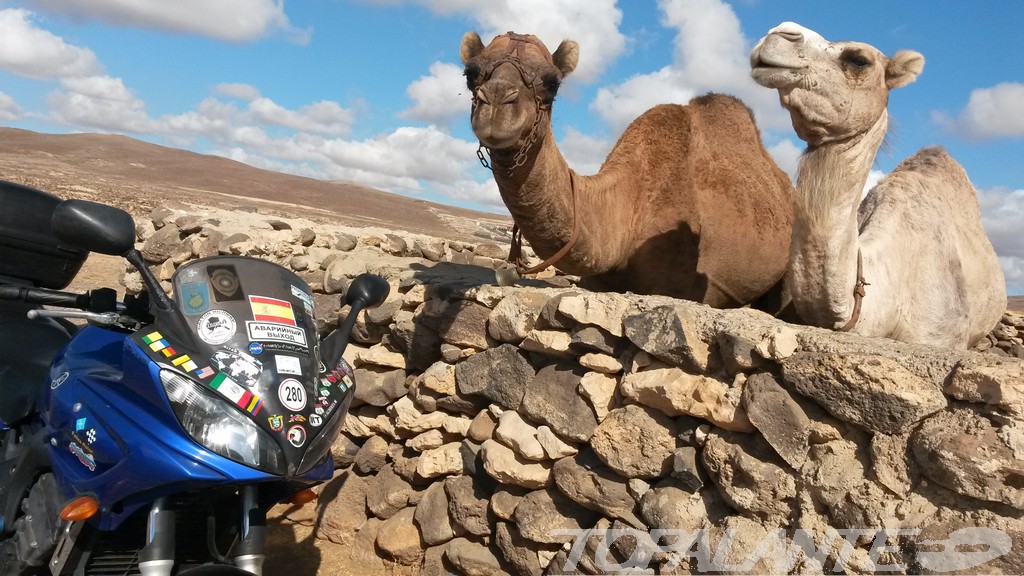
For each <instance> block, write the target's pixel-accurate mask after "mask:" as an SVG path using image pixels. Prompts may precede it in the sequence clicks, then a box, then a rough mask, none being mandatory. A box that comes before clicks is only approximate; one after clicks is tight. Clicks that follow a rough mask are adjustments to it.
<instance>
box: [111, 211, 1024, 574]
mask: <svg viewBox="0 0 1024 576" xmlns="http://www.w3.org/2000/svg"><path fill="white" fill-rule="evenodd" d="M233 217H234V216H231V215H229V214H220V213H204V214H186V213H181V212H176V211H173V210H170V209H164V208H161V209H157V210H156V211H154V213H153V214H152V216H151V218H149V219H147V220H144V221H142V222H141V223H140V225H139V238H140V242H141V244H140V246H141V247H142V251H143V254H144V255H145V257H146V259H147V261H148V262H150V263H151V264H152V266H153V267H154V269H155V270H157V271H158V273H159V274H160V276H161V278H162V279H165V280H166V279H168V278H169V277H170V274H171V273H172V272H173V270H174V268H175V267H176V266H178V265H180V264H181V263H182V262H185V261H187V260H189V259H192V258H196V257H201V256H205V255H211V254H216V253H234V254H248V255H252V256H257V257H262V258H267V259H271V260H274V261H277V262H279V263H281V264H283V265H286V266H289V267H291V268H292V269H294V270H296V271H297V272H298V273H299V274H301V275H303V276H304V278H305V279H306V280H307V281H308V282H309V284H310V286H311V287H312V288H313V289H314V291H315V293H316V297H315V303H316V308H317V315H318V318H319V321H320V322H321V324H322V326H321V327H322V328H323V329H324V330H328V329H330V328H332V327H333V326H335V325H337V322H338V319H339V318H342V317H344V315H345V314H346V312H347V310H346V309H339V294H340V293H341V292H343V291H344V288H345V287H346V286H347V283H348V281H349V280H350V279H351V278H353V277H354V276H355V275H357V274H359V273H361V272H365V271H371V272H375V273H379V274H381V275H383V276H385V277H386V278H387V279H388V280H389V282H391V284H392V288H393V290H392V293H391V295H390V297H389V298H388V300H387V301H386V302H385V303H384V304H383V305H382V306H381V307H379V308H376V309H373V310H369V311H366V312H365V313H363V314H362V315H361V318H359V322H358V324H357V333H356V335H355V340H356V342H357V345H354V346H352V347H351V348H350V349H349V351H348V352H347V353H346V356H347V357H348V359H349V361H350V362H351V363H352V364H353V366H354V367H355V369H356V380H357V386H356V391H355V395H356V399H355V401H354V402H353V404H352V409H351V412H350V415H349V417H348V418H347V420H346V422H345V426H344V429H343V433H342V435H341V436H340V437H339V439H338V441H337V443H336V444H335V446H334V449H333V455H334V459H335V464H336V468H337V470H336V475H335V477H334V479H333V480H331V481H330V482H328V483H327V484H325V485H324V486H323V487H322V491H321V494H320V499H319V507H318V510H317V515H316V519H315V524H316V534H317V536H318V538H321V539H325V540H329V541H331V542H334V543H336V544H340V545H344V546H347V547H348V548H349V549H350V550H351V554H352V557H353V559H354V560H355V561H356V562H358V563H359V565H360V566H361V567H363V568H365V570H366V571H367V573H374V572H378V571H385V570H388V571H392V572H398V573H409V574H414V573H423V574H446V573H453V574H474V575H475V574H501V573H514V574H542V573H585V574H597V573H626V572H627V571H628V572H629V573H649V574H654V573H661V574H674V573H680V574H682V573H692V572H705V571H719V572H745V573H751V574H764V573H801V574H802V573H821V572H823V571H824V572H829V573H835V572H855V573H865V572H898V573H921V572H925V573H927V572H941V573H948V572H954V571H956V570H958V569H963V570H966V571H967V572H982V573H1024V557H1022V550H1024V521H1022V519H1021V514H1022V510H1024V460H1022V456H1024V361H1022V360H1021V359H1020V358H1021V357H1022V356H1024V353H1022V346H1021V345H1022V342H1024V341H1022V340H1021V337H1022V336H1024V317H1021V316H1019V315H1015V314H1009V313H1008V314H1007V315H1006V316H1004V318H1003V319H1002V321H1001V323H1000V324H999V325H998V326H997V327H995V330H994V331H993V333H992V334H991V335H990V336H989V337H988V338H986V339H985V340H984V341H983V342H982V343H981V345H979V349H978V350H976V351H948V350H940V349H934V348H929V347H922V346H914V345H907V344H901V343H897V342H893V341H889V340H881V339H867V338H861V337H857V336H854V335H848V334H838V333H834V332H831V331H826V330H821V329H817V328H809V327H804V326H795V325H790V324H786V323H783V322H779V321H777V320H775V319H773V318H771V317H769V316H767V315H765V314H762V313H760V312H757V311H753V310H749V309H739V310H715V309H711V308H708V307H705V306H702V305H699V304H695V303H692V302H686V301H680V300H674V299H670V298H664V297H652V296H635V295H621V294H597V293H590V292H587V291H584V290H581V289H578V288H576V287H574V285H573V283H572V279H571V278H563V277H558V276H556V277H551V278H547V279H545V280H528V281H525V282H524V283H523V285H519V286H516V287H500V286H496V285H494V284H493V278H494V274H493V268H495V267H498V266H500V264H501V258H502V256H503V254H504V250H503V248H502V247H499V246H496V245H488V244H480V245H475V246H474V245H469V244H466V243H459V242H452V241H448V240H444V239H437V238H425V237H415V236H411V235H405V234H400V233H396V232H391V231H372V230H370V231H368V230H342V229H329V230H328V229H315V227H313V226H311V225H310V226H305V225H304V224H303V223H301V222H298V223H296V222H286V221H282V220H276V219H274V218H270V217H261V216H260V215H259V214H249V215H248V218H247V219H242V220H239V221H238V222H234V221H232V220H231V218H233ZM232 226H236V227H237V226H243V227H245V229H244V230H242V229H232ZM125 284H126V286H128V288H129V289H133V288H137V287H138V278H137V273H135V274H133V273H131V272H128V273H126V276H125ZM869 297H870V296H869ZM982 349H985V350H986V351H985V352H982V351H981V350H982ZM1014 356H1016V357H1014ZM965 529H967V530H966V531H965ZM979 529H980V530H979ZM958 538H959V540H957V539H958ZM972 538H973V539H974V540H971V539H972ZM965 539H966V540H965ZM979 539H983V540H984V539H987V540H985V541H984V542H979V541H978V540H979ZM950 542H953V544H949V543H950ZM943 543H946V544H949V547H948V548H944V545H943ZM957 543H959V544H963V545H966V547H965V546H963V545H962V546H960V547H959V548H957V547H956V544H957ZM982 544H986V545H987V546H985V545H982ZM985 550H988V551H991V552H992V553H990V554H988V556H990V557H986V556H985V554H986V552H985ZM965 551H967V552H971V551H973V552H974V553H976V555H975V556H971V554H969V553H967V552H965ZM996 553H998V554H996ZM978 554H980V556H979V555H978ZM979 562H980V565H979Z"/></svg>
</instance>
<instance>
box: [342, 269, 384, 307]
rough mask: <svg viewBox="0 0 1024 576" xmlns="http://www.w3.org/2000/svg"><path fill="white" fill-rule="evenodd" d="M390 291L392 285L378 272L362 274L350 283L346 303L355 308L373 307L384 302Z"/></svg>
mask: <svg viewBox="0 0 1024 576" xmlns="http://www.w3.org/2000/svg"><path fill="white" fill-rule="evenodd" d="M389 292H391V285H390V284H388V281H387V280H385V279H383V278H381V277H380V276H377V275H376V274H369V273H367V274H360V275H359V276H357V277H356V279H355V280H353V281H352V284H350V285H349V287H348V291H347V292H346V293H345V303H346V304H348V305H349V306H351V307H353V308H357V307H358V308H373V307H374V306H379V305H380V304H381V303H383V302H384V300H385V299H386V298H387V297H388V293H389ZM357 304H358V306H356V305H357Z"/></svg>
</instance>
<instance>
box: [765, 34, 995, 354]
mask: <svg viewBox="0 0 1024 576" xmlns="http://www.w3.org/2000/svg"><path fill="white" fill-rule="evenodd" d="M750 60H751V68H752V71H751V75H752V76H753V78H754V80H755V81H756V82H757V83H759V84H761V85H762V86H765V87H768V88H774V89H776V90H778V92H779V100H780V101H781V103H782V106H783V107H785V108H786V109H787V110H789V112H790V115H791V117H792V121H793V128H794V130H795V131H796V133H797V135H798V136H799V137H800V138H801V139H802V140H804V141H805V142H807V151H806V153H805V154H804V156H803V158H802V159H801V162H800V168H799V173H798V176H797V186H796V189H797V211H796V217H795V221H794V225H793V242H792V245H791V260H790V268H789V270H788V272H787V282H788V284H789V289H790V291H791V293H792V298H793V303H794V305H795V307H796V309H797V312H798V313H799V315H800V316H801V318H802V319H803V320H804V321H806V322H808V323H810V324H813V325H816V326H823V327H829V328H836V329H846V330H850V331H852V332H854V333H857V334H862V335H866V336H882V337H888V338H893V339H896V340H901V341H905V342H916V343H923V344H931V345H935V346H944V347H950V348H965V347H969V346H971V345H973V344H974V343H975V342H976V341H978V340H979V339H980V338H982V337H983V336H984V335H985V334H987V333H988V332H989V331H990V330H991V329H992V328H993V326H995V324H996V323H997V322H998V321H999V318H1000V316H1001V315H1002V313H1003V312H1004V311H1005V310H1006V287H1005V284H1004V280H1003V273H1002V270H1001V269H1000V267H999V261H998V259H997V258H996V254H995V250H994V249H993V248H992V244H991V242H989V240H988V237H987V236H986V235H985V231H984V229H983V228H982V225H981V212H980V209H979V207H978V199H977V193H976V191H975V189H974V186H973V185H972V184H971V182H970V181H969V180H968V178H967V174H966V173H965V172H964V170H963V168H962V167H961V166H960V165H959V164H958V163H957V162H956V161H955V160H953V159H952V158H950V156H949V155H948V154H947V153H946V152H945V151H944V150H943V149H942V148H940V147H931V148H925V149H922V150H921V151H919V152H918V153H917V154H915V155H914V156H912V157H910V158H908V159H906V160H904V161H903V162H901V163H900V164H899V165H898V166H897V167H896V169H895V170H893V171H892V173H890V174H889V175H888V176H886V177H885V178H884V179H883V180H882V181H881V182H879V183H878V185H877V186H875V187H874V188H873V189H872V190H871V191H870V192H869V193H868V195H867V197H866V198H864V200H863V202H861V201H860V198H861V191H862V190H863V188H864V184H865V182H866V181H867V177H868V172H869V171H870V169H871V165H872V163H873V162H874V159H875V153H876V152H877V151H878V148H879V146H880V145H881V143H882V139H883V137H884V136H885V132H886V127H887V126H888V112H887V111H886V104H887V103H888V99H889V91H890V90H891V89H893V88H899V87H902V86H905V85H907V84H909V83H911V82H913V81H914V80H915V79H916V78H917V76H918V74H920V72H921V70H922V69H923V68H924V57H923V56H921V54H919V53H917V52H913V51H900V52H897V53H896V54H895V55H894V56H893V57H892V58H887V57H886V56H885V55H884V54H883V53H882V52H880V51H879V50H878V49H876V48H874V47H872V46H870V45H868V44H863V43H860V42H828V41H827V40H825V39H824V38H822V37H821V35H819V34H817V33H816V32H814V31H812V30H808V29H807V28H804V27H802V26H800V25H798V24H794V23H792V22H785V23H783V24H780V25H779V26H776V27H775V28H773V29H771V30H770V31H769V32H768V34H767V35H766V36H765V37H764V38H762V39H761V40H760V41H759V42H758V43H757V46H755V47H754V50H753V52H752V54H751V57H750Z"/></svg>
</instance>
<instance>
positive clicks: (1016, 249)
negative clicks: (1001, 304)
mask: <svg viewBox="0 0 1024 576" xmlns="http://www.w3.org/2000/svg"><path fill="white" fill-rule="evenodd" d="M978 202H979V203H980V204H981V220H982V223H983V224H984V225H985V232H986V233H988V237H989V240H991V241H992V245H993V246H994V247H995V249H996V254H998V255H999V261H1000V263H1001V264H1002V265H1003V274H1004V275H1005V276H1006V285H1007V289H1008V290H1009V292H1010V293H1011V294H1024V236H1021V233H1020V225H1021V222H1024V189H1020V190H1009V189H1007V188H988V189H982V190H978Z"/></svg>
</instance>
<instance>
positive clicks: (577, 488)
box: [551, 451, 643, 528]
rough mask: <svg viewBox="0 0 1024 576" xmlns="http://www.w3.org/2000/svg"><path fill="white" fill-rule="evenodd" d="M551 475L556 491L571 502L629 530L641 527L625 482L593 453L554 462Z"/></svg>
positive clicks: (634, 504) (641, 523) (584, 453)
mask: <svg viewBox="0 0 1024 576" xmlns="http://www.w3.org/2000/svg"><path fill="white" fill-rule="evenodd" d="M551 474H552V476H553V477H554V479H555V485H556V486H557V487H558V490H559V491H561V493H562V494H564V495H566V496H568V497H569V498H570V499H571V500H572V501H573V502H575V503H577V504H579V505H580V506H583V507H584V508H589V509H591V510H595V511H598V512H601V513H602V514H604V515H605V516H608V517H611V518H621V519H622V520H624V521H626V522H627V523H629V524H630V525H632V526H636V527H640V528H642V527H643V522H641V521H640V520H639V518H638V517H637V516H636V514H635V512H634V508H636V501H635V500H634V499H633V497H632V495H630V493H629V488H628V487H627V485H626V479H625V478H623V477H621V476H619V475H617V474H615V472H613V471H612V470H611V469H610V468H608V467H607V466H604V465H603V464H602V463H601V461H600V460H599V459H598V458H597V457H596V456H595V455H594V454H593V452H590V451H586V452H583V453H581V454H578V455H576V456H571V457H568V458H563V459H561V460H559V461H558V462H555V465H554V466H553V467H552V468H551Z"/></svg>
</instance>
